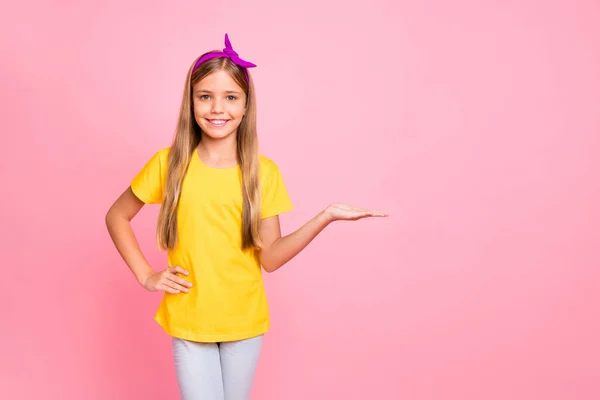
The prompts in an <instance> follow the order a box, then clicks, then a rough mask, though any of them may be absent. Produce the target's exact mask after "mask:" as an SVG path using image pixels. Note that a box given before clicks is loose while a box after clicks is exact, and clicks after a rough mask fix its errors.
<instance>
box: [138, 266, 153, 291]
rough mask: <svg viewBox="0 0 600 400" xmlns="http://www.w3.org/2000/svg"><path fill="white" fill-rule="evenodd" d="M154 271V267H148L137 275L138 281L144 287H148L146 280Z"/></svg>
mask: <svg viewBox="0 0 600 400" xmlns="http://www.w3.org/2000/svg"><path fill="white" fill-rule="evenodd" d="M153 273H154V270H153V269H152V268H148V269H147V270H145V271H144V272H142V273H140V274H138V275H137V276H136V278H137V281H138V283H139V284H140V285H141V286H142V287H146V281H147V280H148V278H150V276H152V274H153Z"/></svg>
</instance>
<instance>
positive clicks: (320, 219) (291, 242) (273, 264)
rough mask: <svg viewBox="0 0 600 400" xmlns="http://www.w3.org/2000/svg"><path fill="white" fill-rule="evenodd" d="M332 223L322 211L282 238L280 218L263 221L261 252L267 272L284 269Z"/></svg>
mask: <svg viewBox="0 0 600 400" xmlns="http://www.w3.org/2000/svg"><path fill="white" fill-rule="evenodd" d="M330 223H331V219H330V217H329V216H328V214H327V213H326V212H325V211H322V212H320V213H319V214H318V215H317V216H315V217H314V218H312V219H311V220H310V221H308V222H307V223H306V224H305V225H304V226H302V227H301V228H300V229H298V230H297V231H296V232H294V233H291V234H289V235H287V236H284V237H281V229H280V226H279V216H277V215H276V216H274V217H270V218H265V219H263V220H262V221H261V223H260V235H261V238H262V240H263V246H264V247H263V249H262V251H261V252H260V263H261V265H262V266H263V268H264V269H265V271H267V272H273V271H276V270H277V269H279V267H282V266H283V265H284V264H285V263H287V262H288V261H290V260H291V259H292V258H294V257H295V256H296V255H297V254H298V253H300V252H301V251H302V250H303V249H304V248H305V247H306V246H307V245H308V244H309V243H310V242H312V240H313V239H314V238H315V237H316V236H317V235H318V234H319V233H320V232H321V231H322V230H323V229H325V227H326V226H327V225H329V224H330Z"/></svg>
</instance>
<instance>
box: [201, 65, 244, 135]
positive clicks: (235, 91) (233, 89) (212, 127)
mask: <svg viewBox="0 0 600 400" xmlns="http://www.w3.org/2000/svg"><path fill="white" fill-rule="evenodd" d="M193 101H194V118H195V119H196V122H197V123H198V125H199V126H200V128H201V129H202V132H203V134H205V135H208V136H210V137H211V138H213V139H222V138H225V137H227V136H230V135H235V134H236V132H237V128H238V126H239V125H240V123H241V122H242V117H243V116H244V114H245V113H246V109H245V107H246V95H245V94H244V90H243V89H242V88H241V87H240V86H239V85H238V84H237V83H235V81H234V80H233V78H232V77H231V76H230V75H229V74H228V73H227V72H225V71H223V70H219V71H215V72H213V73H211V74H209V75H207V76H205V77H204V78H203V79H202V80H201V81H200V82H198V83H196V84H195V85H194V87H193Z"/></svg>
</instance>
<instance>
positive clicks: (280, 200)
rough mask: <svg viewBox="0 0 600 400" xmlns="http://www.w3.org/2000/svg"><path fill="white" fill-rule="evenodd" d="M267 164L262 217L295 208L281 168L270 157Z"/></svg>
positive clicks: (263, 186) (263, 185)
mask: <svg viewBox="0 0 600 400" xmlns="http://www.w3.org/2000/svg"><path fill="white" fill-rule="evenodd" d="M265 164H266V165H265V166H266V167H267V172H266V173H265V175H264V182H262V199H261V204H262V207H261V208H262V215H261V218H269V217H272V216H275V215H279V214H282V213H284V212H288V211H291V210H293V209H294V207H293V205H292V202H291V200H290V197H289V195H288V192H287V189H286V187H285V184H284V182H283V177H282V176H281V172H280V171H279V168H278V167H277V165H275V164H274V163H273V162H272V161H270V160H268V159H267V161H266V163H265Z"/></svg>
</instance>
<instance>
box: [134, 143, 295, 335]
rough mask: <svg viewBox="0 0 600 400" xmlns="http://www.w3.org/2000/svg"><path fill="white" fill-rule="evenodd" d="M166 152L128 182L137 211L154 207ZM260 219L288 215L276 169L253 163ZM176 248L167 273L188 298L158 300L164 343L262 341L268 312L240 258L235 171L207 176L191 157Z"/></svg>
mask: <svg viewBox="0 0 600 400" xmlns="http://www.w3.org/2000/svg"><path fill="white" fill-rule="evenodd" d="M169 150H170V149H169V148H165V149H162V150H160V151H158V152H157V153H156V154H154V156H153V157H152V158H151V159H150V160H149V161H148V162H147V163H146V165H145V166H144V168H143V169H142V170H141V171H140V172H139V173H138V174H137V175H136V176H135V177H134V178H133V180H132V182H131V189H132V190H133V192H134V193H135V195H136V196H137V197H138V198H139V199H140V200H142V201H143V202H144V203H148V204H156V203H161V202H162V199H163V191H164V187H165V182H166V176H167V175H166V172H167V165H168V163H167V158H168V154H169ZM259 165H260V183H261V207H262V210H261V214H262V215H261V217H262V218H267V217H271V216H274V215H278V214H281V213H283V212H286V211H290V210H292V209H293V206H292V203H291V201H290V198H289V196H288V193H287V191H286V188H285V186H284V183H283V179H282V176H281V174H280V171H279V168H278V167H277V165H276V164H275V163H274V162H273V161H272V160H270V159H268V158H267V157H265V156H263V155H261V156H260V164H259ZM177 224H178V244H177V246H176V248H175V249H173V250H172V251H169V252H168V264H169V266H180V267H182V268H185V269H186V270H188V271H189V272H190V274H189V275H188V276H182V275H179V276H180V277H182V278H183V279H187V280H189V281H190V282H192V283H193V287H192V288H190V291H189V292H188V293H178V294H172V293H167V292H165V293H164V296H163V298H162V301H161V303H160V306H159V308H158V311H157V312H156V315H155V317H154V319H155V320H156V321H157V322H158V323H159V324H160V325H161V326H162V327H163V329H164V330H165V331H166V332H167V333H168V334H170V335H172V336H175V337H178V338H182V339H186V340H191V341H197V342H224V341H232V340H242V339H247V338H250V337H254V336H258V335H260V334H263V333H265V332H266V331H267V330H268V328H269V309H268V305H267V299H266V294H265V290H264V286H263V280H262V270H261V266H260V262H259V258H258V255H259V254H258V252H256V251H250V250H246V251H242V234H241V226H242V187H241V170H240V168H239V166H235V167H232V168H212V167H209V166H207V165H206V164H204V163H203V162H202V160H201V159H200V157H199V156H198V153H197V152H196V151H194V153H193V154H192V158H191V161H190V165H189V168H188V171H187V173H186V176H185V177H184V180H183V186H182V191H181V198H180V200H179V209H178V214H177Z"/></svg>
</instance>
